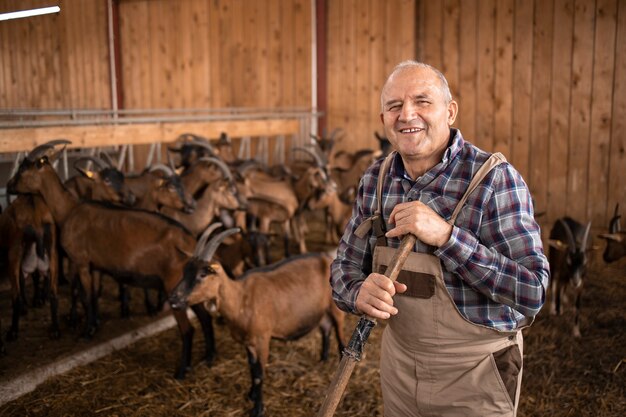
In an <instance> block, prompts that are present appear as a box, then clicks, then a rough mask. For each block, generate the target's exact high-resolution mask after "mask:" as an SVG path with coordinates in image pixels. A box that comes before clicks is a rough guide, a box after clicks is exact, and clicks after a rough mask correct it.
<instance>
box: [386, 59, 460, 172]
mask: <svg viewBox="0 0 626 417" xmlns="http://www.w3.org/2000/svg"><path fill="white" fill-rule="evenodd" d="M381 101H382V105H383V111H382V113H381V120H382V122H383V124H384V126H385V132H386V134H387V138H389V141H390V142H391V143H392V144H393V146H394V147H395V149H396V150H398V152H399V153H400V155H402V157H403V159H404V160H405V162H410V161H421V162H422V163H427V164H429V163H430V162H432V161H434V163H433V164H432V165H431V166H429V167H428V168H430V167H432V166H434V165H436V164H437V162H438V161H439V160H440V158H441V156H442V154H443V152H444V150H445V149H446V147H447V145H448V140H449V137H450V126H451V125H452V123H453V122H454V119H455V118H456V110H457V104H456V102H454V101H451V102H449V103H448V102H447V100H446V97H445V94H444V90H443V86H442V83H441V80H440V79H439V78H438V77H437V75H436V74H435V72H433V71H432V70H431V69H429V68H422V67H408V68H404V69H401V70H399V71H397V72H396V73H395V74H393V75H392V76H391V78H389V80H388V81H387V83H386V84H385V86H384V87H383V92H382V95H381Z"/></svg>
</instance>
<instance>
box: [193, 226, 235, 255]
mask: <svg viewBox="0 0 626 417" xmlns="http://www.w3.org/2000/svg"><path fill="white" fill-rule="evenodd" d="M240 231H241V229H240V228H238V227H233V228H232V229H228V230H224V231H223V232H221V233H219V234H217V235H215V236H214V237H212V238H211V240H210V241H209V243H207V244H206V247H205V248H204V249H203V250H202V252H201V253H200V254H199V256H198V259H201V260H203V261H205V262H209V261H210V260H211V259H212V258H213V254H214V253H215V251H216V250H217V248H218V247H219V246H220V244H221V243H222V242H223V241H224V239H226V238H227V237H228V236H230V235H234V234H235V233H239V232H240Z"/></svg>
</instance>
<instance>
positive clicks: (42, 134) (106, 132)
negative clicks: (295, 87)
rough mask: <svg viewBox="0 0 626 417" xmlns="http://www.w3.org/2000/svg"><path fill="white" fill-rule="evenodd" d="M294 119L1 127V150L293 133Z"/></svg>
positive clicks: (296, 128)
mask: <svg viewBox="0 0 626 417" xmlns="http://www.w3.org/2000/svg"><path fill="white" fill-rule="evenodd" d="M299 129H300V123H299V122H298V120H294V119H278V118H277V119H265V120H246V121H210V122H176V123H174V122H171V123H166V122H163V123H138V124H126V125H122V124H120V125H101V126H93V125H88V126H60V127H47V128H24V129H0V153H4V152H19V151H28V150H30V149H32V148H33V147H35V146H37V145H40V144H42V143H45V142H48V141H50V140H53V139H59V138H64V139H68V140H71V141H72V145H70V146H69V147H70V148H93V147H98V146H104V145H123V144H132V145H141V144H149V143H155V142H172V141H174V140H175V139H176V138H177V137H178V136H179V135H181V134H183V133H188V132H194V133H196V134H199V135H202V136H205V137H209V138H213V137H219V135H220V133H221V132H228V133H229V135H231V136H232V137H242V136H264V135H266V136H269V135H274V136H275V135H291V134H296V133H298V132H299Z"/></svg>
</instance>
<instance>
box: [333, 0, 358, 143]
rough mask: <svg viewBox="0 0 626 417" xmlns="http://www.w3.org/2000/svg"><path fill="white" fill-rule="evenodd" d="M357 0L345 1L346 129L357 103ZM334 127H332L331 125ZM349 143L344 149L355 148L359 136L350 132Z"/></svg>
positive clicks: (343, 86)
mask: <svg viewBox="0 0 626 417" xmlns="http://www.w3.org/2000/svg"><path fill="white" fill-rule="evenodd" d="M355 4H356V2H355V0H346V1H344V3H343V12H342V14H343V16H344V18H343V28H342V29H343V31H342V32H343V39H342V44H343V46H342V48H343V49H342V52H343V62H342V65H341V75H342V81H341V85H340V89H341V93H340V94H341V102H342V111H341V116H342V119H341V121H340V125H339V126H337V127H341V128H343V129H345V128H346V127H347V126H352V125H353V124H354V123H355V120H354V117H353V115H352V110H353V109H354V105H355V96H356V87H355V79H354V71H355V30H354V27H355V22H354V21H355V16H354V9H355ZM331 128H332V127H331ZM347 139H349V141H348V143H342V149H347V150H349V151H352V150H354V147H355V142H358V140H359V139H358V138H357V137H355V136H354V135H352V134H350V133H349V137H348V138H347Z"/></svg>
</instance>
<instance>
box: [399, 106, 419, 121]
mask: <svg viewBox="0 0 626 417" xmlns="http://www.w3.org/2000/svg"><path fill="white" fill-rule="evenodd" d="M416 114H417V107H416V106H415V105H414V104H413V103H412V102H410V101H407V102H405V103H404V104H403V105H402V110H401V111H400V117H399V119H400V121H401V122H408V121H409V120H413V119H415V117H416Z"/></svg>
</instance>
